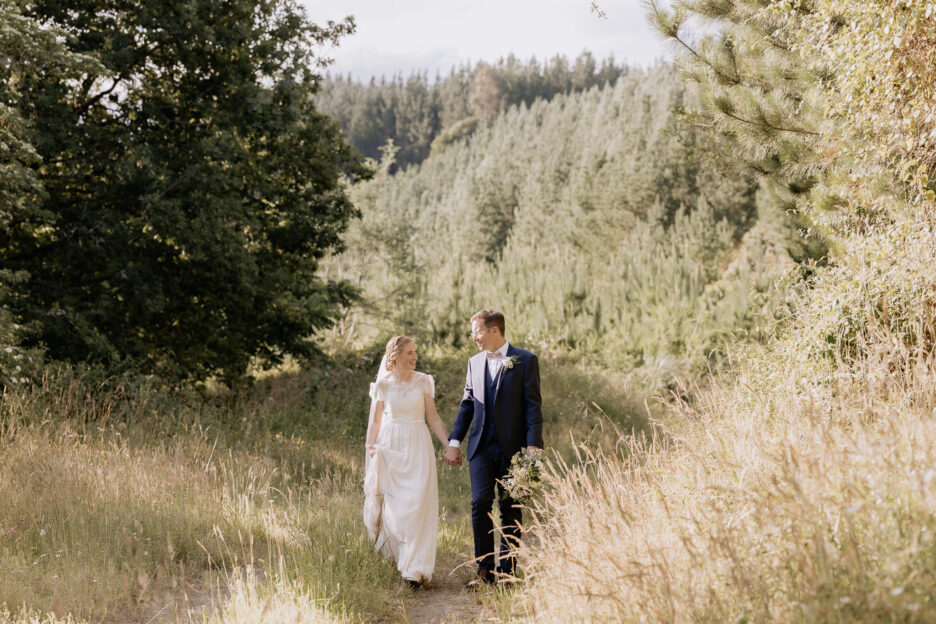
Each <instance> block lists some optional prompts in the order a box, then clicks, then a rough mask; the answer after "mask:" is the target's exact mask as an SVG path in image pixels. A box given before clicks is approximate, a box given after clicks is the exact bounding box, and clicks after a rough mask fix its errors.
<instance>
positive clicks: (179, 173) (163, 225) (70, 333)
mask: <svg viewBox="0 0 936 624" xmlns="http://www.w3.org/2000/svg"><path fill="white" fill-rule="evenodd" d="M26 6H27V8H28V11H29V15H30V16H31V17H32V18H33V19H35V20H36V21H38V22H40V23H53V24H56V25H58V26H60V27H61V28H63V29H65V30H66V31H67V32H68V33H70V35H71V37H72V38H71V40H70V41H69V43H68V47H69V49H70V50H72V51H73V52H76V53H80V54H89V55H91V54H93V55H95V56H96V57H97V58H98V59H99V60H100V63H101V65H102V66H103V68H102V69H101V70H98V71H86V72H85V73H84V74H83V75H82V77H81V79H80V80H79V81H68V80H62V79H49V76H47V75H39V74H24V75H23V76H22V80H21V85H20V88H19V94H18V99H19V102H20V108H21V110H23V111H25V112H26V114H27V115H28V119H29V120H30V122H31V123H32V126H33V136H34V137H35V139H34V142H35V145H36V148H37V152H38V155H39V156H40V157H41V158H42V162H41V164H39V165H38V166H37V168H36V178H37V180H38V181H39V183H41V184H42V186H43V188H44V197H43V200H42V202H41V211H36V212H33V213H31V214H28V215H24V216H23V218H21V219H19V220H18V221H16V222H15V223H12V224H11V226H10V227H9V228H8V229H7V231H5V232H3V233H2V239H0V262H2V265H3V266H4V267H5V268H7V269H8V270H11V271H25V272H27V273H28V274H29V275H30V276H31V278H30V280H29V281H28V282H26V283H25V284H21V285H20V286H19V287H18V288H17V298H16V299H15V305H14V307H13V310H14V312H15V313H16V315H17V316H18V317H19V318H21V319H22V320H23V321H24V322H26V323H32V324H34V325H35V331H34V332H33V333H32V334H31V335H30V337H29V341H30V344H42V345H45V346H46V348H47V349H48V352H49V354H50V355H51V356H53V357H55V358H62V359H67V360H72V361H85V360H88V361H94V362H101V363H105V364H108V365H111V366H115V365H118V364H120V365H130V366H134V367H138V368H139V369H141V370H144V371H153V372H157V373H160V374H163V375H165V376H168V377H172V378H181V377H188V376H191V377H195V378H204V377H206V376H209V375H223V376H224V377H226V378H228V379H233V378H236V377H238V376H240V375H241V374H243V373H244V372H245V371H246V369H247V366H248V363H249V362H250V360H251V359H252V358H257V359H258V360H259V361H260V362H261V363H264V364H270V363H274V362H277V361H278V360H279V359H280V358H281V357H283V355H284V354H287V353H289V354H296V355H306V354H309V353H311V352H312V351H314V349H315V347H314V343H313V341H312V334H313V333H314V332H315V331H316V330H318V329H320V328H322V327H326V326H328V325H329V324H330V322H331V319H332V317H333V315H334V314H335V313H336V310H337V307H338V306H339V305H340V304H342V303H345V302H347V301H348V300H349V299H350V298H351V297H352V295H353V292H352V289H350V288H349V287H348V286H347V285H346V284H343V283H338V282H326V281H322V280H321V279H320V278H318V277H317V276H316V269H317V264H318V261H319V259H320V258H321V257H322V256H323V254H325V253H326V251H328V250H334V249H337V248H339V247H340V240H339V235H340V234H341V232H342V231H343V229H344V228H345V227H346V224H347V222H348V219H349V218H351V217H352V216H353V215H354V214H355V210H354V208H353V206H352V205H351V203H350V201H349V200H348V198H347V197H346V195H345V191H344V187H343V185H342V179H343V178H344V177H345V176H346V175H350V176H352V177H355V176H365V175H367V173H368V171H367V170H366V169H365V168H364V167H363V165H362V161H361V158H360V156H359V155H358V153H357V152H356V150H354V149H353V148H352V147H351V146H350V145H348V144H347V143H346V142H345V140H344V138H343V136H342V134H341V132H340V129H339V127H338V125H337V123H336V122H334V121H332V120H331V119H329V118H328V117H326V116H324V115H322V114H321V113H319V112H318V111H317V110H316V108H315V106H314V104H313V96H314V93H315V90H316V87H317V84H318V76H317V75H316V73H315V72H316V68H319V67H321V66H322V63H321V62H320V61H318V60H317V59H316V57H315V56H314V54H313V48H314V47H315V46H316V45H320V44H322V43H324V42H326V41H332V42H337V40H338V39H339V37H340V36H342V35H343V34H346V33H348V32H351V31H352V29H353V27H354V26H353V22H351V21H350V20H348V21H346V22H343V23H339V24H335V23H329V24H328V26H326V27H324V28H322V27H319V26H316V25H314V24H312V23H310V22H309V21H308V19H307V18H306V16H305V15H304V13H303V12H302V10H301V9H300V8H299V6H298V5H297V4H296V3H295V2H293V1H292V0H268V1H263V2H259V3H258V2H252V1H247V0H234V1H226V2H221V1H220V0H211V1H207V2H198V3H193V2H188V1H183V0H173V1H168V2H160V3H138V2H129V1H124V0H99V1H96V2H95V1H93V2H87V1H85V2H77V1H68V0H66V1H53V0H47V1H41V2H35V3H29V4H28V5H26Z"/></svg>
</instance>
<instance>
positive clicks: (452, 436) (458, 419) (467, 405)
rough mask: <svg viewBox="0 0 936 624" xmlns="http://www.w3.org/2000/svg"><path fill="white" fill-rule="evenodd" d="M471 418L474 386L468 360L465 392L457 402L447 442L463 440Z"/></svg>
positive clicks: (472, 414) (472, 415) (472, 416)
mask: <svg viewBox="0 0 936 624" xmlns="http://www.w3.org/2000/svg"><path fill="white" fill-rule="evenodd" d="M473 419H474V388H472V387H471V362H468V372H467V373H466V374H465V393H464V394H463V395H462V400H461V403H459V404H458V414H457V415H456V416H455V423H454V424H453V425H452V430H451V431H450V432H449V437H448V439H449V442H451V441H452V440H455V441H457V442H459V443H460V442H461V441H462V440H464V439H465V434H467V433H468V427H470V426H471V421H472V420H473Z"/></svg>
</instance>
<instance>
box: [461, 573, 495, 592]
mask: <svg viewBox="0 0 936 624" xmlns="http://www.w3.org/2000/svg"><path fill="white" fill-rule="evenodd" d="M496 582H497V580H496V579H495V578H494V573H493V572H491V571H490V570H486V569H484V568H482V569H480V570H478V576H476V577H475V578H473V579H471V581H469V582H468V585H466V586H465V589H467V590H468V591H470V592H476V591H481V590H482V589H484V588H485V587H488V586H490V585H493V584H494V583H496Z"/></svg>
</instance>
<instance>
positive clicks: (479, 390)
mask: <svg viewBox="0 0 936 624" xmlns="http://www.w3.org/2000/svg"><path fill="white" fill-rule="evenodd" d="M486 357H487V356H486V355H485V354H484V351H482V352H481V353H479V354H478V355H475V356H474V357H473V358H472V359H473V360H474V362H472V365H471V385H472V387H473V389H474V395H475V398H476V399H478V400H480V401H481V404H482V405H483V404H484V365H485V364H486V362H485V358H486Z"/></svg>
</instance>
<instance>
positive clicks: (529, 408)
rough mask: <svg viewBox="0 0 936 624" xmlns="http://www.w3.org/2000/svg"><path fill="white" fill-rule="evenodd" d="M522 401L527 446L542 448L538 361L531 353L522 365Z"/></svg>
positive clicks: (541, 402)
mask: <svg viewBox="0 0 936 624" xmlns="http://www.w3.org/2000/svg"><path fill="white" fill-rule="evenodd" d="M523 401H524V404H525V405H524V412H525V415H526V425H527V439H526V443H527V447H530V446H535V447H536V448H543V409H542V405H543V398H542V396H540V377H539V361H538V360H537V359H536V356H535V355H532V354H531V355H530V360H529V361H528V362H527V364H526V366H524V367H523Z"/></svg>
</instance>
